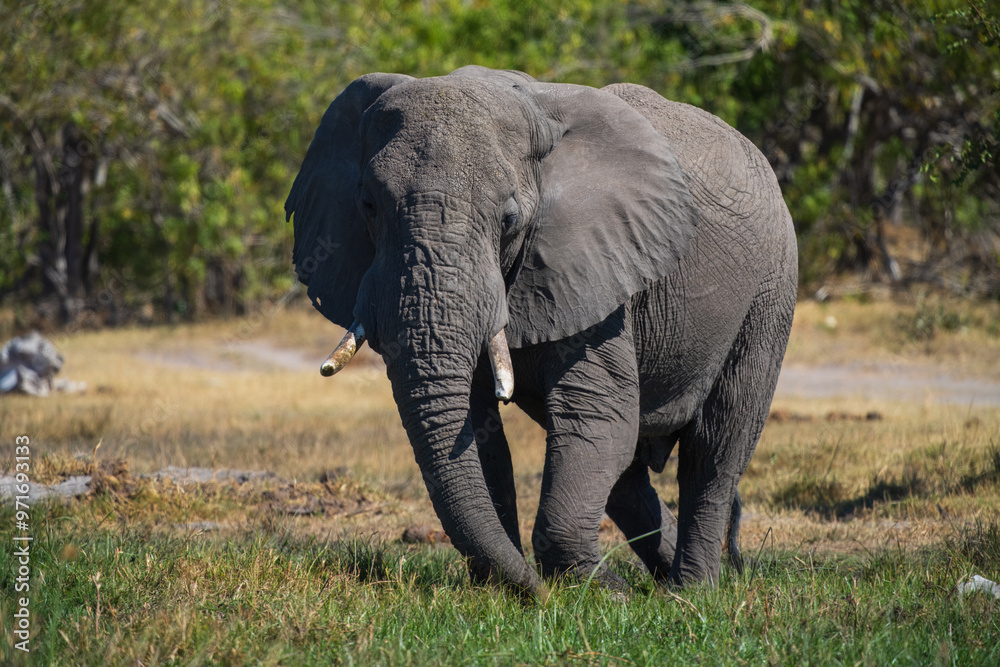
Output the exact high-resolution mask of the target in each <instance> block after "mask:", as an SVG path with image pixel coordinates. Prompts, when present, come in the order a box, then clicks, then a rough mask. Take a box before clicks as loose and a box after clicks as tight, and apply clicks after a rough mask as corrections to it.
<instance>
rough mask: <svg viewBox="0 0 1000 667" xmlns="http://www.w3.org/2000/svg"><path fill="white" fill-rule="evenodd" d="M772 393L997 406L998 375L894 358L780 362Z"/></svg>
mask: <svg viewBox="0 0 1000 667" xmlns="http://www.w3.org/2000/svg"><path fill="white" fill-rule="evenodd" d="M775 395H776V396H796V397H799V398H829V397H832V396H857V397H862V398H867V399H888V400H895V401H907V402H914V401H927V400H930V401H932V402H934V403H953V404H954V403H958V404H961V405H970V406H971V405H977V406H1000V381H992V380H988V379H980V378H957V377H953V376H951V375H948V374H947V373H944V372H942V371H941V370H940V369H935V368H933V367H921V366H899V365H894V364H866V365H861V364H851V365H848V366H803V365H798V364H793V365H786V366H784V367H783V368H782V369H781V376H780V377H779V378H778V388H777V391H776V394H775Z"/></svg>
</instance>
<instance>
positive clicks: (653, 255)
mask: <svg viewBox="0 0 1000 667" xmlns="http://www.w3.org/2000/svg"><path fill="white" fill-rule="evenodd" d="M518 88H519V89H520V90H521V91H522V92H524V93H525V94H526V95H527V96H528V97H529V98H531V99H533V100H534V101H535V102H536V103H537V104H536V105H533V106H536V108H537V109H538V110H539V114H540V116H541V119H540V123H541V126H542V131H540V132H538V133H537V136H543V137H544V136H548V137H550V138H551V141H552V144H553V145H552V148H551V150H550V151H549V152H548V154H547V155H546V157H544V158H543V160H542V164H541V167H542V169H541V173H542V175H541V186H542V191H541V201H540V202H539V206H538V209H537V211H536V213H535V215H534V218H533V220H532V224H531V231H530V232H529V236H528V238H527V240H526V241H525V250H524V257H523V262H522V264H521V266H520V268H519V269H518V272H517V274H516V275H515V276H513V281H512V282H511V284H510V288H509V290H508V295H507V305H508V312H509V315H510V324H509V325H508V328H507V340H508V343H509V344H510V345H511V347H522V346H525V345H531V344H535V343H541V342H545V341H552V340H558V339H560V338H565V337H567V336H571V335H573V334H575V333H577V332H580V331H582V330H584V329H586V328H587V327H590V326H592V325H594V324H597V323H598V322H600V321H602V320H603V319H605V318H606V317H607V316H608V315H610V314H611V313H612V312H614V311H615V310H616V309H617V308H618V307H619V306H620V305H621V304H622V303H624V302H625V301H626V300H627V299H628V298H629V297H630V296H632V295H633V294H635V293H636V292H639V291H642V290H644V289H646V288H647V287H649V285H650V284H651V283H652V282H654V281H656V280H659V279H661V278H663V277H665V276H666V275H668V274H669V273H671V272H672V271H673V270H674V269H675V268H676V267H677V264H678V262H679V260H680V258H681V257H682V256H684V254H685V253H686V252H687V249H688V246H689V243H690V240H691V237H692V236H693V235H694V232H695V226H696V224H697V215H696V213H695V211H694V208H693V206H692V203H691V194H690V192H689V191H688V187H687V184H686V183H685V179H684V175H683V173H682V171H681V167H680V165H679V164H678V162H677V158H676V157H675V156H674V154H673V151H671V149H670V146H668V145H667V142H666V140H664V138H663V137H662V136H661V135H659V134H658V133H657V132H656V130H655V129H653V126H652V125H650V124H649V122H648V121H647V120H646V119H645V118H644V117H643V116H642V115H641V114H639V113H638V112H637V111H635V110H634V109H633V108H632V107H630V106H629V105H628V104H627V103H625V102H624V101H622V100H621V99H620V98H618V97H615V96H614V95H612V94H610V93H606V92H603V91H600V90H597V89H594V88H589V87H586V86H576V85H569V84H544V83H526V84H522V85H520V86H518Z"/></svg>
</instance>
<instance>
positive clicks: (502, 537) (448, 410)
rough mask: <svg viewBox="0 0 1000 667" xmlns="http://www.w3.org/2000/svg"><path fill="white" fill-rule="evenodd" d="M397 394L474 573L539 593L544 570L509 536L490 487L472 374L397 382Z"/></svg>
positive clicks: (425, 472) (437, 506)
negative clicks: (473, 420)
mask: <svg viewBox="0 0 1000 667" xmlns="http://www.w3.org/2000/svg"><path fill="white" fill-rule="evenodd" d="M393 393H394V395H395V398H396V402H397V404H398V405H399V408H400V415H401V416H402V418H403V426H404V427H405V428H406V432H407V435H408V436H409V439H410V443H411V444H412V446H413V451H414V455H415V457H416V461H417V465H418V466H419V467H420V472H421V474H422V476H423V479H424V483H425V485H426V486H427V491H428V493H429V494H430V498H431V502H432V503H433V504H434V511H435V513H436V514H437V516H438V518H439V519H440V520H441V525H442V526H443V527H444V530H445V532H446V533H447V534H448V536H449V537H450V538H451V541H452V543H453V544H454V545H455V547H456V548H457V549H458V550H459V552H461V553H462V554H463V555H464V556H466V557H467V558H468V559H469V567H470V569H471V571H472V574H473V576H474V577H476V578H477V579H480V580H482V579H495V580H497V581H500V582H503V583H507V584H511V585H513V586H515V587H516V588H519V589H521V590H524V591H527V592H529V593H538V592H539V591H540V590H541V583H540V580H539V578H538V575H537V573H536V572H535V570H534V569H533V568H532V567H530V566H529V565H528V563H527V562H526V561H525V559H524V556H523V555H522V554H521V552H520V550H518V548H517V547H516V546H514V543H513V542H511V540H510V538H509V537H508V536H507V533H506V532H505V530H504V527H503V525H502V524H501V523H500V519H499V517H498V516H497V511H496V508H495V507H494V505H493V500H492V498H491V497H490V493H489V490H488V489H487V487H486V481H485V478H484V476H483V470H482V467H481V463H480V459H479V453H478V450H477V444H476V441H475V437H474V435H473V432H474V429H473V427H472V425H471V424H470V423H469V421H468V415H469V383H468V381H467V379H466V378H440V377H439V378H438V379H436V380H434V381H432V382H426V381H425V382H419V383H393Z"/></svg>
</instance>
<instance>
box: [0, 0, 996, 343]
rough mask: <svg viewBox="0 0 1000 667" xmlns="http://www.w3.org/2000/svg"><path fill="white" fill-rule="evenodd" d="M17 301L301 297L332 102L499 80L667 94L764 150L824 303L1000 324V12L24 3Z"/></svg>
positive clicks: (859, 7)
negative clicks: (367, 91) (890, 302)
mask: <svg viewBox="0 0 1000 667" xmlns="http://www.w3.org/2000/svg"><path fill="white" fill-rule="evenodd" d="M0 16H2V17H3V18H2V19H0V25H2V27H3V30H0V188H2V205H0V299H2V300H3V305H7V306H10V307H13V309H14V311H15V312H17V313H18V314H19V315H18V317H19V318H21V319H23V320H24V321H28V320H31V321H36V322H37V321H40V320H48V321H50V322H55V323H58V322H62V323H79V322H81V321H89V322H93V323H98V324H100V323H105V324H115V323H117V322H122V321H129V320H133V319H135V318H137V317H138V318H144V319H147V320H174V319H176V318H185V319H196V318H199V317H203V316H206V315H212V314H238V313H243V312H247V311H248V310H250V309H252V308H254V307H257V306H259V305H260V304H261V303H264V302H266V301H269V300H271V299H274V298H277V297H279V296H280V295H286V296H287V295H288V293H289V290H290V289H292V285H293V281H294V278H293V273H292V271H291V259H290V258H291V235H292V229H291V225H290V224H287V223H286V222H285V219H284V211H283V203H284V199H285V196H286V194H287V192H288V189H289V188H290V186H291V183H292V179H293V178H294V175H295V173H296V171H297V169H298V166H299V164H300V162H301V160H302V157H303V156H304V154H305V150H306V147H307V146H308V143H309V141H310V139H311V137H312V133H313V131H314V129H315V127H316V126H317V124H318V122H319V119H320V117H321V115H322V113H323V111H324V110H325V109H326V107H327V105H328V104H329V103H330V102H331V101H332V100H333V98H334V97H335V96H336V95H337V94H338V93H339V92H340V91H341V90H342V89H343V87H344V86H345V85H347V84H348V83H349V82H350V81H351V80H353V79H354V78H356V77H357V76H359V75H361V74H364V73H367V72H371V71H393V72H404V73H408V74H411V75H414V76H431V75H439V74H445V73H447V72H450V71H451V70H453V69H455V68H457V67H460V66H462V65H466V64H470V63H475V64H480V65H486V66H490V67H495V68H513V69H519V70H523V71H525V72H528V73H529V74H531V75H533V76H535V77H536V78H539V79H542V80H552V81H562V82H573V83H582V84H588V85H592V86H603V85H606V84H608V83H611V82H615V81H632V82H636V83H641V84H644V85H647V86H649V87H651V88H653V89H654V90H656V91H658V92H659V93H661V94H662V95H664V96H666V97H668V98H670V99H673V100H677V101H681V102H687V103H690V104H694V105H697V106H699V107H702V108H705V109H707V110H709V111H711V112H713V113H715V114H717V115H719V116H720V117H722V118H723V119H724V120H726V121H727V122H728V123H730V124H732V125H733V126H735V127H736V128H737V129H739V130H740V131H741V132H743V133H744V134H746V135H747V136H748V137H749V138H750V139H751V140H753V142H754V143H755V144H756V145H757V146H759V147H760V148H761V150H762V151H763V152H764V154H765V155H766V156H767V158H768V160H769V161H770V162H771V165H772V166H773V168H774V170H775V172H776V174H777V176H778V179H779V181H780V183H781V186H782V190H783V192H784V195H785V199H786V201H787V202H788V206H789V208H790V210H791V212H792V216H793V218H794V219H795V222H796V227H797V230H798V233H799V243H800V249H801V253H800V255H801V259H800V262H801V275H802V284H803V289H805V290H807V293H808V294H813V293H814V292H815V291H816V290H817V289H818V290H820V292H821V294H822V293H823V292H824V291H826V292H829V291H830V290H831V289H835V288H834V287H831V286H835V285H837V284H838V281H841V282H842V281H843V280H845V277H846V279H847V280H854V281H860V282H861V283H863V284H869V285H870V284H879V285H888V286H899V287H901V288H903V289H905V288H906V287H908V286H911V285H914V284H918V285H933V286H936V287H937V288H940V289H944V290H947V291H950V292H954V293H957V294H959V295H963V296H974V297H981V298H988V299H1000V165H998V159H997V155H998V153H1000V20H998V18H1000V12H998V10H997V9H996V6H995V5H993V4H992V3H987V2H985V1H984V0H974V1H972V2H970V1H969V0H875V1H874V2H868V1H867V0H866V1H864V2H862V1H861V0H845V1H843V2H841V1H837V2H833V1H826V0H793V1H791V2H777V1H772V0H751V1H749V2H747V3H746V4H743V3H721V2H719V3H713V2H708V3H705V2H692V3H684V2H676V1H674V2H671V1H666V0H550V1H549V2H546V3H537V4H536V3H525V2H523V1H522V0H497V1H494V2H487V1H479V0H446V1H443V2H438V1H434V0H423V1H412V0H389V1H388V2H372V1H370V0H352V1H351V2H338V1H334V2H330V1H328V0H323V1H311V0H307V1H305V2H296V3H290V2H281V1H280V0H240V2H235V1H223V2H194V1H192V0H187V1H184V0H156V1H155V2H154V1H152V0H106V1H105V2H101V3H93V2H84V1H82V0H42V1H40V2H29V3H23V2H18V1H14V0H0Z"/></svg>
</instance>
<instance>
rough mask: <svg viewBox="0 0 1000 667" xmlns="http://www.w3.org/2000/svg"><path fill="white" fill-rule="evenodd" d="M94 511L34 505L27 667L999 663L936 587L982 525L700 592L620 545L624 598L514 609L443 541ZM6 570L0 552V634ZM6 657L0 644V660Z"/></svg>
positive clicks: (977, 605) (946, 586)
mask: <svg viewBox="0 0 1000 667" xmlns="http://www.w3.org/2000/svg"><path fill="white" fill-rule="evenodd" d="M94 509H95V508H94V506H93V505H91V504H82V505H80V506H78V507H76V508H71V509H69V510H67V509H65V508H50V509H49V510H47V511H48V512H49V516H48V517H47V519H46V521H45V525H46V530H45V531H44V533H43V534H41V535H39V536H38V540H37V541H36V543H35V545H34V547H33V548H34V550H35V551H34V553H33V561H32V567H33V568H34V569H35V572H36V577H35V579H34V580H33V583H32V593H31V596H32V597H31V600H32V602H31V604H32V606H31V610H32V616H33V623H34V624H35V628H36V629H37V634H36V636H35V637H34V639H33V640H32V647H33V653H32V655H31V658H32V659H31V662H32V663H33V664H107V665H119V664H121V665H125V664H128V665H134V664H143V665H160V664H184V665H189V664H190V665H202V664H203V665H212V664H223V665H243V664H253V665H258V664H259V665H314V664H328V663H329V664H376V663H378V664H456V665H458V664H522V663H531V664H570V663H578V662H579V663H597V664H637V665H665V664H684V665H686V664H692V663H694V662H700V663H703V664H762V663H777V664H793V663H794V664H809V663H818V664H851V665H853V664H890V663H891V664H922V665H924V664H957V665H970V664H984V665H986V664H998V662H1000V615H998V613H997V612H998V611H1000V601H997V600H993V599H991V598H987V597H985V596H981V595H971V596H967V597H965V598H959V597H958V596H957V595H956V594H955V592H954V590H955V584H956V582H957V581H959V580H960V579H961V578H962V577H964V576H966V575H968V574H970V573H972V572H977V573H981V574H984V575H985V576H988V577H992V578H996V577H997V574H998V573H1000V561H998V560H997V556H998V555H1000V525H998V524H997V523H995V522H994V523H988V524H980V525H979V526H978V527H977V528H973V529H970V530H968V531H965V532H961V531H959V532H957V533H956V534H955V535H954V536H953V537H952V538H951V539H949V540H947V541H944V542H942V543H940V544H938V545H936V546H934V547H926V548H924V549H921V550H919V551H917V552H912V551H905V550H902V549H896V548H892V547H887V548H885V549H882V550H879V551H876V552H873V553H869V554H867V555H866V556H864V557H860V558H858V557H849V558H844V557H839V558H838V557H833V556H831V557H826V558H811V557H809V556H807V555H804V554H802V553H796V552H794V551H791V552H770V551H765V552H763V553H762V557H761V559H760V560H758V561H757V562H756V565H754V566H753V567H752V568H751V570H750V571H749V572H748V573H747V574H746V575H744V576H743V577H742V578H736V577H735V575H734V574H733V573H732V572H731V571H728V570H726V571H724V573H723V577H724V579H723V582H722V585H721V586H720V587H719V588H718V589H710V588H696V589H691V590H685V591H680V592H672V591H666V590H662V589H658V588H656V587H655V586H654V585H653V584H652V582H651V580H650V579H649V578H648V577H647V576H646V575H645V574H644V573H642V572H641V571H639V569H638V568H636V567H635V565H634V564H633V563H632V560H631V557H630V556H629V555H628V554H626V553H625V551H624V550H621V551H619V552H616V553H615V554H614V555H613V556H612V558H611V562H612V567H613V568H614V569H615V570H616V571H617V572H619V573H620V574H622V575H623V576H624V577H625V578H626V579H627V580H629V581H630V583H631V584H632V585H633V586H634V591H633V593H632V595H631V596H630V597H629V598H628V599H627V600H623V599H621V598H620V597H616V596H615V595H614V594H610V593H608V592H606V591H603V590H599V589H595V588H593V587H591V588H589V589H587V590H585V589H584V587H583V586H581V585H568V584H566V583H556V584H555V586H554V588H553V590H552V593H551V595H550V597H549V599H548V600H547V601H546V602H545V603H534V602H530V603H525V602H523V601H521V600H520V599H519V598H517V597H516V596H514V595H511V594H509V593H506V592H503V591H500V590H497V589H493V588H477V587H473V586H472V585H470V583H469V581H468V577H467V575H466V571H465V568H464V565H463V564H462V562H461V560H460V558H459V556H458V555H457V554H456V552H455V551H454V550H453V549H450V548H441V547H431V546H423V547H419V548H406V547H404V546H402V545H401V544H399V543H381V542H379V541H377V540H373V539H370V538H369V539H365V538H348V539H333V540H328V539H315V538H310V539H304V538H301V537H296V536H294V535H293V534H291V533H288V532H282V531H272V532H267V531H265V530H261V528H260V526H247V528H246V530H245V531H243V532H242V534H240V535H238V536H233V537H230V538H226V539H223V538H219V537H215V536H204V535H203V536H198V537H193V538H192V537H190V536H188V537H185V536H177V535H172V536H171V535H164V534H161V533H158V532H156V531H155V530H148V529H147V530H142V529H136V528H134V527H128V526H121V525H116V521H115V519H114V517H113V515H107V516H100V515H99V514H97V513H92V510H94ZM9 514H10V512H8V511H5V512H4V516H3V517H2V518H0V520H2V521H3V524H4V525H10V523H11V521H10V520H11V519H12V517H11V516H9ZM236 538H238V539H236ZM4 542H5V543H9V540H8V539H4ZM14 565H15V563H14V561H13V558H12V556H11V553H10V550H7V549H5V550H2V551H0V584H2V589H3V590H4V591H5V594H4V595H3V597H2V598H0V618H2V619H3V624H4V626H5V634H6V633H7V632H9V629H8V628H7V627H6V626H7V624H8V623H9V622H10V619H11V617H12V614H13V608H12V605H13V601H12V599H11V597H10V596H9V595H7V592H8V591H11V590H12V586H13V581H12V576H13V575H12V574H11V573H12V572H13V570H14ZM984 567H985V568H988V569H986V570H985V571H984V570H983V568H984ZM98 575H100V576H98ZM98 584H100V590H99V592H98ZM20 660H21V656H20V654H19V653H18V652H17V651H14V650H13V649H12V647H11V646H10V644H9V643H5V644H4V645H3V648H2V649H0V661H2V662H3V663H4V664H16V663H18V662H19V661H20Z"/></svg>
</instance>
